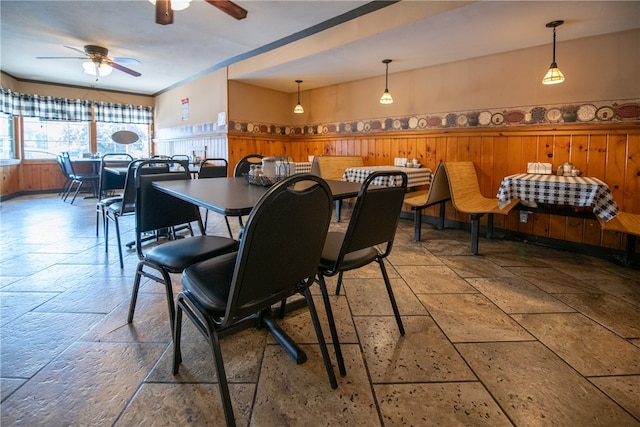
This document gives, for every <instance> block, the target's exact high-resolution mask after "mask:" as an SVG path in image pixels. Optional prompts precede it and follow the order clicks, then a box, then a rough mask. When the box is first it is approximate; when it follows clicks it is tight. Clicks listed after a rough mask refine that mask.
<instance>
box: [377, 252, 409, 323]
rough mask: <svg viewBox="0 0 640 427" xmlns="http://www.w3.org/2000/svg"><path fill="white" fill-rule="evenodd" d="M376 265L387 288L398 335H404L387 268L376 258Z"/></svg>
mask: <svg viewBox="0 0 640 427" xmlns="http://www.w3.org/2000/svg"><path fill="white" fill-rule="evenodd" d="M376 261H377V262H378V265H380V271H381V272H382V278H383V279H384V284H385V286H386V287H387V293H388V294H389V301H390V302H391V308H393V314H394V316H395V317H396V323H398V329H399V330H400V335H404V325H403V324H402V318H401V317H400V311H399V310H398V304H396V298H395V297H394V296H393V289H391V282H390V281H389V275H388V274H387V268H386V267H385V266H384V258H380V257H378V258H376Z"/></svg>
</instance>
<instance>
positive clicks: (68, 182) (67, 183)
mask: <svg viewBox="0 0 640 427" xmlns="http://www.w3.org/2000/svg"><path fill="white" fill-rule="evenodd" d="M56 162H57V163H58V166H60V171H61V172H62V175H63V176H64V178H65V182H64V184H63V185H62V189H61V190H60V193H58V195H59V196H60V197H64V195H65V194H67V190H68V189H69V186H70V185H71V181H72V178H71V176H70V175H69V172H68V171H67V168H66V167H65V165H64V160H63V159H62V154H58V155H57V156H56Z"/></svg>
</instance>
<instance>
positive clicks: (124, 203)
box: [104, 160, 188, 268]
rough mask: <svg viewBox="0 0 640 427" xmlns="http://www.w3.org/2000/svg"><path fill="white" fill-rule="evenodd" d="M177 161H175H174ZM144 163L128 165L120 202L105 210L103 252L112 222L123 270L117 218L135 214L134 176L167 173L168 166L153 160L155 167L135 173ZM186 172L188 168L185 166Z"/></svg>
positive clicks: (136, 161) (107, 248) (107, 244)
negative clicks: (110, 222) (114, 227)
mask: <svg viewBox="0 0 640 427" xmlns="http://www.w3.org/2000/svg"><path fill="white" fill-rule="evenodd" d="M174 161H177V160H174ZM142 162H145V160H134V161H133V162H131V163H129V167H128V168H127V176H126V178H125V182H124V191H123V192H122V200H121V201H119V202H115V203H112V204H111V205H109V206H108V207H107V208H106V209H105V211H104V212H105V216H104V217H105V219H106V220H105V221H104V240H105V252H109V221H112V222H113V223H114V224H115V226H116V236H117V238H118V255H119V257H120V268H124V262H123V261H122V243H121V241H120V222H119V218H121V217H123V216H126V215H133V214H134V213H135V206H136V205H135V203H136V186H135V174H136V173H141V174H152V173H166V172H168V166H167V165H166V164H160V162H159V161H156V160H154V163H155V164H157V165H156V166H150V165H148V163H147V164H146V165H145V167H144V168H141V169H140V170H138V171H136V167H137V166H138V165H139V164H141V163H142ZM187 170H188V166H187Z"/></svg>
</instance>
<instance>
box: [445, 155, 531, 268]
mask: <svg viewBox="0 0 640 427" xmlns="http://www.w3.org/2000/svg"><path fill="white" fill-rule="evenodd" d="M444 168H445V171H446V172H447V179H448V180H449V190H450V191H451V202H452V203H453V207H454V208H455V209H456V210H457V211H459V212H463V213H467V214H469V215H471V253H472V254H474V255H477V254H478V240H479V234H480V218H481V217H482V215H485V214H487V237H488V238H491V237H493V215H494V214H501V215H507V214H508V213H509V211H511V209H513V207H514V206H515V205H517V204H518V203H519V202H520V200H518V199H514V200H511V202H510V203H509V205H507V206H505V207H504V208H503V209H500V208H499V207H498V199H497V198H496V197H491V198H489V197H484V196H483V195H482V193H481V192H480V183H479V182H478V175H477V173H476V169H475V167H474V166H473V162H445V163H444Z"/></svg>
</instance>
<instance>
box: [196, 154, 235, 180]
mask: <svg viewBox="0 0 640 427" xmlns="http://www.w3.org/2000/svg"><path fill="white" fill-rule="evenodd" d="M228 171H229V162H227V159H223V158H210V159H204V160H203V161H202V163H200V169H199V171H198V178H224V177H226V176H227V174H228Z"/></svg>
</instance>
